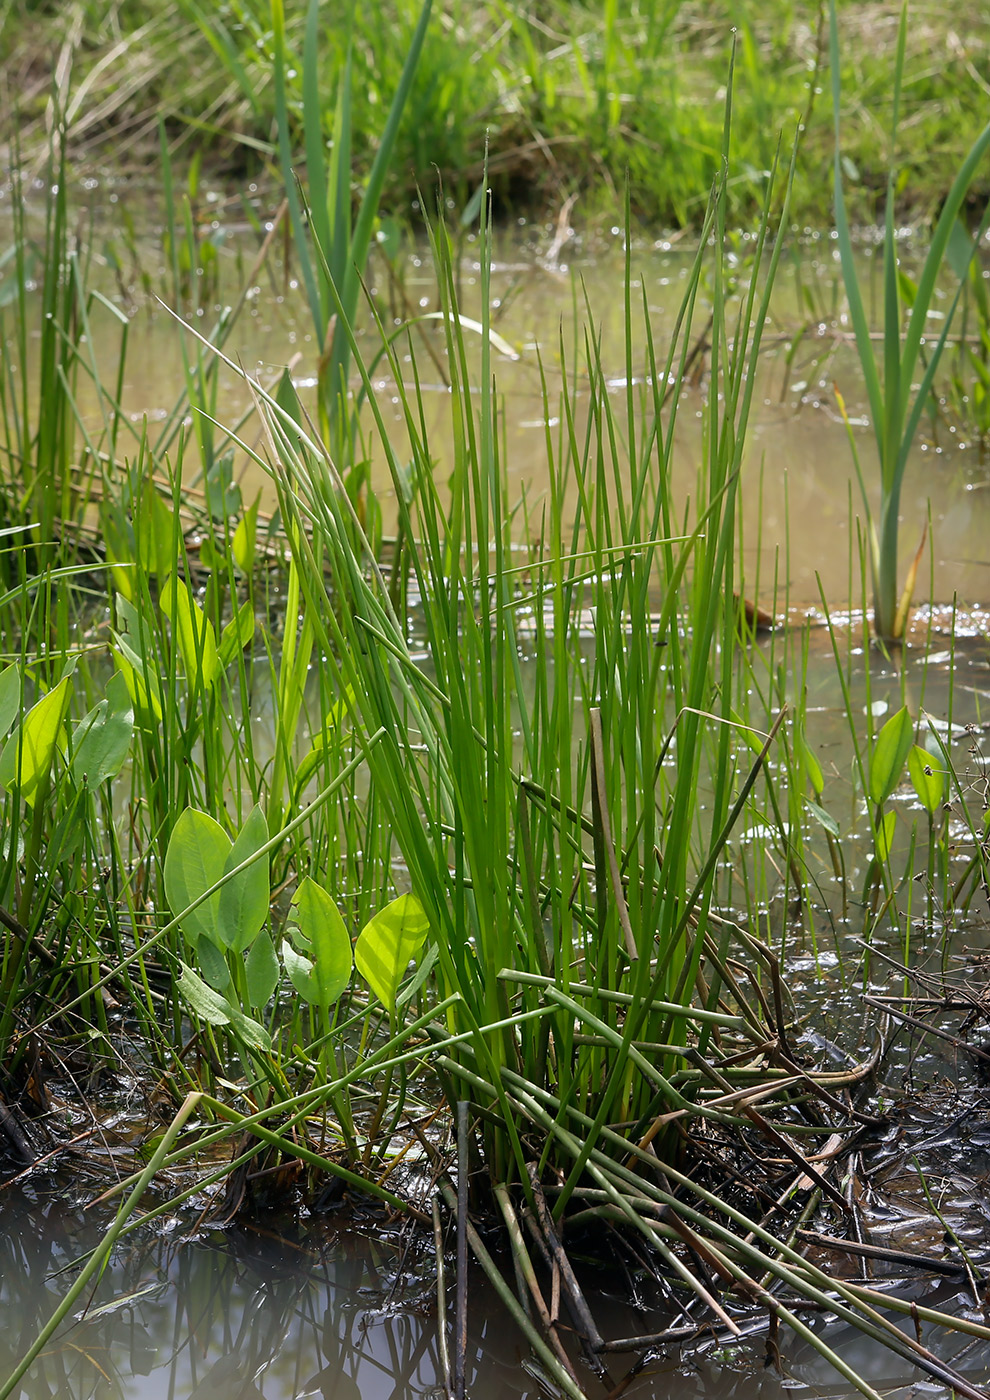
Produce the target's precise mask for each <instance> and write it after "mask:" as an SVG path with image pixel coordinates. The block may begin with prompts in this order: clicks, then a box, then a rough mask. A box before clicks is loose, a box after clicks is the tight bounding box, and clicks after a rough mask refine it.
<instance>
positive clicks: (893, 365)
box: [829, 0, 990, 640]
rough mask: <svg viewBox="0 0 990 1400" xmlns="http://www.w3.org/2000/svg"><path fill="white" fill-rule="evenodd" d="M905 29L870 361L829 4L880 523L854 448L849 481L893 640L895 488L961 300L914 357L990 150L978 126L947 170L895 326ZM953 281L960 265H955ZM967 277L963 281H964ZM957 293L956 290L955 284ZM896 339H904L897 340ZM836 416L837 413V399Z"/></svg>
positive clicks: (839, 204)
mask: <svg viewBox="0 0 990 1400" xmlns="http://www.w3.org/2000/svg"><path fill="white" fill-rule="evenodd" d="M907 30H908V9H907V4H906V3H905V5H904V6H903V8H902V10H901V21H900V30H899V38H898V47H897V57H896V62H895V66H894V80H893V86H894V91H893V107H892V117H891V129H890V149H891V153H892V154H891V162H890V168H889V171H888V176H887V200H886V206H885V214H884V244H883V249H884V254H883V344H882V355H881V357H880V358H879V359H878V357H877V354H876V352H875V351H874V348H873V342H872V340H871V338H870V329H871V328H870V324H869V321H868V320H867V316H866V310H865V308H864V305H863V297H862V293H861V290H860V285H859V274H858V272H857V270H856V261H855V254H854V249H853V242H852V234H851V230H850V225H849V219H848V215H847V213H846V202H845V192H844V174H843V151H842V141H841V135H840V115H841V109H842V76H841V74H842V70H841V65H840V61H839V52H840V51H839V27H838V20H837V18H836V9H835V0H830V48H829V52H830V59H831V65H830V66H831V71H832V107H833V113H834V127H835V159H834V194H835V225H836V231H837V234H838V242H839V253H840V257H841V260H842V276H843V280H844V282H845V287H846V296H847V299H848V303H849V318H850V320H851V322H852V327H853V331H854V333H855V336H856V348H857V351H858V353H859V361H860V365H861V367H862V371H863V378H864V381H865V384H866V392H867V397H868V400H869V405H870V416H871V419H872V423H873V433H874V437H875V439H876V448H877V463H878V466H879V472H880V518H879V522H875V521H874V519H873V513H872V510H871V507H870V502H869V497H868V493H867V489H866V483H865V480H864V477H863V473H862V471H861V469H860V465H859V458H858V455H857V454H856V450H855V446H854V447H853V457H854V463H855V467H856V474H857V477H858V479H859V486H860V491H861V494H862V500H863V509H864V513H865V517H866V519H867V521H868V522H869V528H870V567H871V573H872V581H873V625H874V628H875V630H876V633H877V635H878V636H879V637H881V638H882V639H884V640H895V639H897V638H899V637H901V636H903V634H904V628H905V624H906V621H907V613H908V608H909V606H910V602H911V595H912V592H913V588H914V572H915V571H914V569H912V570H910V571H909V574H908V580H907V585H906V587H905V588H904V591H903V592H902V593H900V594H899V593H898V588H897V565H898V560H897V546H898V534H899V523H900V509H901V487H902V483H903V480H904V473H905V470H906V468H907V461H908V453H909V451H910V448H911V445H912V443H913V442H914V438H915V434H916V432H917V430H918V424H919V422H920V419H921V415H922V413H923V411H924V409H925V407H926V405H927V403H928V401H929V397H930V395H931V392H932V386H933V383H934V379H935V373H936V371H937V369H938V366H939V362H940V360H941V357H942V352H943V350H944V349H945V345H946V341H947V339H948V335H949V330H950V327H951V323H952V318H953V313H954V311H955V308H956V303H957V302H958V299H959V290H957V291H956V293H955V296H954V297H953V300H952V301H951V303H950V305H949V309H948V311H947V313H946V314H945V316H944V318H943V320H942V324H941V330H940V332H939V335H938V336H937V338H935V339H934V342H933V343H929V344H928V345H927V348H926V353H925V360H924V362H923V364H922V366H921V372H920V382H919V383H918V384H917V386H916V384H915V380H916V377H918V368H919V357H920V355H921V351H922V345H923V344H925V342H926V339H927V338H926V334H925V332H926V329H927V326H928V321H927V317H928V313H929V310H930V309H931V307H932V305H933V301H934V298H935V295H936V291H937V283H938V279H939V277H940V275H941V274H942V272H943V268H944V265H945V263H946V255H947V252H948V249H949V245H950V240H951V239H952V237H953V233H954V231H955V229H956V226H957V219H958V215H959V212H960V210H961V209H962V207H963V204H964V202H965V200H966V199H967V197H968V195H969V193H970V190H971V187H972V186H973V183H974V180H975V179H976V177H977V174H978V172H979V171H980V168H981V164H982V162H983V159H984V156H985V155H986V153H987V151H988V150H990V124H988V125H987V126H985V127H984V129H983V131H982V132H981V133H980V134H979V136H978V137H977V138H976V140H975V141H974V142H973V145H972V146H971V148H970V149H969V151H968V152H967V154H966V155H965V158H964V159H963V160H962V161H961V162H960V163H959V165H958V167H957V168H956V170H955V173H954V178H953V180H952V184H951V187H950V188H949V191H948V193H947V194H946V197H945V201H944V203H943V205H942V209H941V213H940V214H939V218H938V222H937V224H936V225H935V228H934V230H933V232H932V236H931V241H930V244H929V248H928V252H927V255H926V257H925V262H924V266H923V268H922V271H921V275H920V277H919V279H918V283H917V286H916V287H915V288H914V289H913V290H912V294H911V306H910V316H909V317H908V319H907V326H906V329H904V328H903V327H902V305H903V283H902V279H901V276H900V273H899V267H898V262H899V260H898V245H897V227H896V217H895V211H896V191H897V183H898V182H897V167H896V165H895V157H894V154H893V153H894V152H895V151H896V148H897V142H898V134H899V116H900V99H901V88H902V83H903V80H904V64H905V46H906V41H907ZM988 223H990V204H988V205H987V211H986V213H985V214H984V217H983V221H982V222H981V224H980V229H979V233H978V235H977V237H976V238H975V239H974V240H972V241H971V242H970V245H969V253H968V256H967V258H966V259H965V268H966V271H967V272H968V266H969V264H970V262H971V261H972V259H973V257H974V256H975V253H976V250H977V248H978V247H979V244H980V240H981V239H982V236H983V233H984V231H985V230H986V228H987V225H988ZM955 268H956V270H957V273H961V272H962V268H963V262H962V260H959V259H957V260H956V262H955ZM964 275H965V274H964ZM958 285H959V288H961V286H962V285H963V284H962V282H960V283H959V284H958ZM902 332H903V338H902ZM840 408H842V412H843V414H845V409H844V407H843V405H842V401H841V398H840Z"/></svg>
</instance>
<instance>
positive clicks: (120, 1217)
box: [0, 1093, 203, 1400]
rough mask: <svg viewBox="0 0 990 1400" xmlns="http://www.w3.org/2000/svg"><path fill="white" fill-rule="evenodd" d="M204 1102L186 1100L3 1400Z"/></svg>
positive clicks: (3, 1399) (2, 1391)
mask: <svg viewBox="0 0 990 1400" xmlns="http://www.w3.org/2000/svg"><path fill="white" fill-rule="evenodd" d="M202 1098H203V1095H202V1094H199V1093H192V1094H188V1095H187V1096H186V1099H185V1101H184V1102H183V1104H182V1107H181V1108H180V1109H179V1111H178V1113H177V1114H176V1115H175V1117H174V1118H173V1119H172V1121H171V1123H170V1124H169V1126H168V1128H167V1129H166V1130H165V1132H164V1133H163V1134H162V1137H161V1140H160V1142H159V1143H158V1146H157V1147H156V1148H155V1151H154V1153H153V1155H152V1158H151V1161H150V1162H149V1163H148V1165H147V1166H146V1167H145V1169H144V1171H143V1172H141V1173H140V1175H139V1176H138V1178H137V1181H136V1182H135V1184H134V1189H133V1190H132V1191H131V1193H130V1195H129V1196H128V1197H127V1199H126V1200H125V1201H124V1203H123V1205H122V1206H121V1207H120V1210H119V1211H118V1212H117V1215H116V1218H115V1220H114V1222H113V1224H112V1225H111V1226H110V1229H109V1230H108V1231H107V1233H106V1234H105V1235H104V1237H103V1239H102V1241H101V1243H100V1244H99V1245H98V1246H97V1248H96V1249H95V1250H94V1251H93V1253H92V1254H91V1255H90V1256H89V1258H88V1259H87V1261H86V1263H85V1264H84V1265H83V1267H82V1269H81V1270H80V1271H79V1276H78V1278H77V1279H76V1281H75V1283H74V1284H73V1285H72V1287H71V1288H70V1289H69V1290H68V1292H67V1293H66V1295H65V1297H64V1298H63V1299H62V1301H61V1303H59V1305H58V1307H57V1308H56V1309H55V1311H54V1313H52V1316H51V1317H50V1318H49V1320H48V1322H47V1323H46V1324H45V1326H44V1327H43V1328H42V1329H41V1331H40V1332H39V1333H38V1336H37V1337H36V1338H35V1340H34V1342H32V1344H31V1346H30V1347H29V1348H28V1351H27V1353H26V1354H25V1356H24V1357H22V1359H21V1361H20V1362H19V1363H18V1364H17V1366H15V1368H14V1370H13V1372H12V1373H11V1374H10V1375H9V1376H8V1377H7V1379H6V1380H5V1381H4V1382H3V1383H2V1384H0V1400H8V1397H9V1396H10V1395H12V1394H13V1392H14V1389H15V1387H16V1386H17V1385H18V1383H19V1381H20V1380H21V1377H22V1376H24V1375H25V1374H26V1373H27V1371H28V1368H29V1367H30V1366H31V1363H32V1362H33V1361H34V1360H35V1359H36V1358H37V1357H38V1356H39V1355H40V1354H41V1352H42V1351H43V1350H44V1348H45V1346H47V1344H48V1342H49V1341H50V1340H51V1339H52V1337H53V1336H54V1335H55V1333H56V1332H57V1331H58V1329H59V1327H60V1326H61V1324H62V1323H63V1322H64V1321H65V1319H66V1318H67V1317H68V1315H69V1312H70V1310H71V1308H72V1307H73V1305H74V1304H75V1302H76V1300H77V1299H78V1298H79V1297H81V1295H82V1294H83V1292H84V1291H85V1289H86V1288H87V1286H88V1285H89V1283H90V1281H91V1280H93V1279H95V1278H96V1277H98V1276H99V1274H100V1273H101V1272H102V1270H103V1268H104V1266H105V1264H106V1262H107V1260H108V1259H109V1258H110V1252H111V1250H112V1249H113V1247H114V1245H115V1244H116V1242H117V1238H118V1236H119V1235H120V1233H121V1231H122V1230H123V1229H124V1227H125V1225H126V1224H127V1222H128V1220H129V1219H130V1218H131V1216H132V1215H133V1214H134V1212H135V1211H136V1210H137V1208H138V1206H139V1205H140V1203H141V1198H142V1196H143V1195H144V1193H145V1191H147V1189H148V1187H149V1186H150V1185H151V1183H152V1181H153V1180H154V1179H155V1177H156V1176H157V1174H158V1172H159V1171H160V1170H161V1167H162V1164H163V1163H164V1161H165V1159H166V1157H167V1156H168V1154H169V1153H170V1152H171V1150H172V1146H173V1144H174V1142H175V1140H176V1138H177V1137H178V1136H179V1134H180V1133H181V1132H182V1129H183V1128H184V1127H185V1125H186V1123H187V1122H188V1120H189V1118H190V1117H191V1116H192V1115H193V1113H194V1112H195V1110H196V1109H197V1108H198V1107H199V1105H200V1101H201V1100H202Z"/></svg>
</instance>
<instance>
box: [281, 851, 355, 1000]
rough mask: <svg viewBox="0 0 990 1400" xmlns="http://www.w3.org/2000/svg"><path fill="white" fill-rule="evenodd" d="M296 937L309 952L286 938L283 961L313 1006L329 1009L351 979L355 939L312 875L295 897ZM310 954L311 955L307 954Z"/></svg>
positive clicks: (292, 979)
mask: <svg viewBox="0 0 990 1400" xmlns="http://www.w3.org/2000/svg"><path fill="white" fill-rule="evenodd" d="M292 904H293V909H294V911H295V930H294V933H295V936H296V938H297V940H298V942H299V943H300V945H301V947H302V948H304V949H305V950H306V952H301V951H297V949H296V948H295V947H294V946H293V944H292V943H291V942H290V941H289V940H288V939H286V940H285V941H284V942H283V944H282V961H283V962H284V963H285V970H286V972H287V973H288V974H289V978H290V980H291V982H292V985H293V987H295V989H296V991H297V992H298V993H299V995H300V996H301V997H302V998H303V1000H304V1001H307V1002H309V1003H310V1005H311V1006H318V1007H320V1008H321V1009H322V1010H324V1011H325V1010H327V1009H328V1008H329V1007H331V1006H333V1004H334V1003H335V1002H336V1001H337V1000H338V999H339V997H340V995H341V993H342V992H343V991H344V989H345V987H346V986H347V984H348V982H349V981H350V980H351V968H352V965H353V957H352V953H351V940H350V938H349V937H348V935H347V929H346V928H345V927H344V921H343V919H342V918H341V917H340V912H339V910H338V909H337V906H336V905H335V904H334V902H333V900H332V899H331V898H330V896H329V895H328V894H327V892H326V890H324V889H322V888H321V887H320V886H319V885H318V884H317V883H316V881H315V880H311V879H310V878H309V876H307V877H306V879H305V880H303V881H302V882H301V883H300V885H299V888H298V889H297V890H296V892H295V894H294V895H293V897H292ZM307 953H308V954H309V956H307V955H306V954H307Z"/></svg>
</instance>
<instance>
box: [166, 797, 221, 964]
mask: <svg viewBox="0 0 990 1400" xmlns="http://www.w3.org/2000/svg"><path fill="white" fill-rule="evenodd" d="M230 851H231V844H230V837H229V836H228V835H227V833H226V832H225V831H224V829H223V827H222V826H220V825H219V823H217V822H215V821H214V820H213V818H212V817H208V816H207V815H206V813H205V812H197V811H196V810H195V808H193V807H187V808H186V810H185V811H184V812H182V813H181V814H180V816H179V819H178V821H177V822H176V823H175V826H174V827H173V828H172V835H171V837H170V839H169V843H168V850H167V851H166V853H165V897H166V899H167V900H168V903H169V908H170V909H171V910H172V913H173V914H175V915H176V916H178V915H179V914H181V913H182V911H183V910H184V909H187V908H188V907H189V905H190V904H192V902H193V900H195V899H198V898H199V896H200V895H201V894H203V893H204V891H206V890H208V889H209V888H210V886H211V885H215V884H216V882H217V881H218V880H219V879H220V876H221V875H222V874H223V871H224V862H225V861H226V859H227V857H228V855H229V854H230ZM220 894H221V891H220V890H218V891H217V892H216V894H214V895H211V896H210V898H209V899H208V900H206V901H205V902H204V903H203V904H200V905H198V906H197V908H195V909H194V910H192V912H191V913H189V914H187V915H186V916H185V918H184V919H183V920H182V922H181V925H180V927H181V929H182V932H183V933H184V934H185V936H186V938H188V939H189V942H190V943H191V944H192V945H193V946H194V947H195V945H196V941H197V939H198V938H200V937H201V936H202V935H203V934H205V935H206V936H207V937H208V938H210V939H212V940H213V941H214V942H216V941H217V939H218V937H219V935H218V931H217V930H218V926H219V915H220Z"/></svg>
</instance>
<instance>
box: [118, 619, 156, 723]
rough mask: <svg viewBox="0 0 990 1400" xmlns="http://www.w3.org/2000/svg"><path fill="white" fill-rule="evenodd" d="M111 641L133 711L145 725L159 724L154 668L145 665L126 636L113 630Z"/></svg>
mask: <svg viewBox="0 0 990 1400" xmlns="http://www.w3.org/2000/svg"><path fill="white" fill-rule="evenodd" d="M113 643H114V645H113V651H114V659H115V660H116V662H117V667H118V669H119V670H120V673H121V675H122V676H123V677H124V684H125V685H126V686H127V693H128V694H129V695H130V697H131V700H132V701H133V702H134V709H135V711H136V712H137V713H138V714H139V715H140V716H141V719H142V721H143V723H144V724H145V725H146V726H150V725H155V724H161V721H162V691H161V683H160V682H159V679H158V676H157V674H156V672H155V670H154V668H153V667H152V666H151V665H150V664H149V665H148V666H146V665H145V663H144V661H143V660H142V659H141V657H140V656H139V655H138V654H137V652H136V651H135V650H134V648H133V647H132V646H131V644H130V641H129V639H128V638H127V637H123V636H121V635H120V634H119V633H118V632H115V633H114V634H113Z"/></svg>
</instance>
